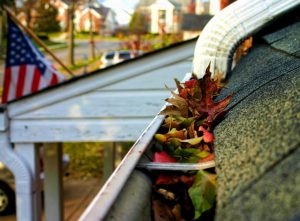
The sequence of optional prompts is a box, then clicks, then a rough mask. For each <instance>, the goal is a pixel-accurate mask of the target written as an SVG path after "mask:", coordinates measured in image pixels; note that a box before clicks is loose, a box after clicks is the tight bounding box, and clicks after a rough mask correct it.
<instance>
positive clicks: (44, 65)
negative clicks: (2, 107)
mask: <svg viewBox="0 0 300 221" xmlns="http://www.w3.org/2000/svg"><path fill="white" fill-rule="evenodd" d="M7 41H8V42H7V54H6V64H5V74H4V88H3V94H2V103H6V102H8V101H11V100H15V99H17V98H19V97H22V96H24V95H27V94H31V93H34V92H36V91H38V90H41V89H43V88H45V87H48V86H50V85H54V84H57V83H58V82H60V81H62V80H64V76H63V75H62V74H60V73H59V72H58V71H57V70H55V68H54V67H53V66H52V65H51V63H50V62H49V61H48V60H47V59H46V58H45V57H44V55H43V54H42V53H41V52H40V51H39V50H38V49H37V48H36V47H35V46H34V45H33V43H32V42H31V41H30V39H29V37H28V36H27V35H26V34H25V33H23V32H22V31H21V30H20V29H19V27H18V26H17V25H16V24H15V23H14V22H13V21H12V20H11V18H8V34H7Z"/></svg>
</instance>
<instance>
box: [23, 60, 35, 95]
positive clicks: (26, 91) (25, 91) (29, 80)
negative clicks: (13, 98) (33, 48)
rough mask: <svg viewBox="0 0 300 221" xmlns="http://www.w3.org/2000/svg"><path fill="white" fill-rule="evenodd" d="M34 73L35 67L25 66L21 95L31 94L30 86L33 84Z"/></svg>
mask: <svg viewBox="0 0 300 221" xmlns="http://www.w3.org/2000/svg"><path fill="white" fill-rule="evenodd" d="M34 71H35V66H34V65H27V71H26V78H25V82H24V89H23V95H26V94H31V93H32V89H31V85H32V84H33V79H34Z"/></svg>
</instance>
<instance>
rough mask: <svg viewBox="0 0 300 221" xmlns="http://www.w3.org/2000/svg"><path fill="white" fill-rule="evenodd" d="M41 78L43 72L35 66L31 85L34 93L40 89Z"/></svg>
mask: <svg viewBox="0 0 300 221" xmlns="http://www.w3.org/2000/svg"><path fill="white" fill-rule="evenodd" d="M40 79H41V73H40V71H39V69H38V68H37V67H35V69H34V74H33V80H32V85H31V91H32V93H34V92H36V91H38V90H39V85H40Z"/></svg>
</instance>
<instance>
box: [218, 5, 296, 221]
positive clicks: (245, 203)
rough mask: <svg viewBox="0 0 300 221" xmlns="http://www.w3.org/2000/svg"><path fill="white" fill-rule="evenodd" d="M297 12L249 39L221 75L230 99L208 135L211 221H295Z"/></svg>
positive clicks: (223, 94) (225, 93)
mask: <svg viewBox="0 0 300 221" xmlns="http://www.w3.org/2000/svg"><path fill="white" fill-rule="evenodd" d="M297 12H298V14H299V8H298V9H296V10H295V12H294V13H290V12H289V15H290V17H289V16H288V15H285V18H284V21H283V19H280V20H278V21H277V22H275V23H273V24H272V26H270V27H268V28H265V29H264V30H263V31H262V32H260V33H258V34H257V35H255V36H254V46H253V48H252V49H251V50H250V52H249V54H248V55H247V56H246V57H244V58H243V59H242V60H241V61H240V62H239V63H238V64H237V66H236V67H235V68H234V70H233V71H232V73H231V74H230V76H229V77H228V84H227V89H226V90H225V91H224V92H223V93H222V95H221V96H226V95H228V94H232V93H234V94H235V96H234V98H233V100H232V102H231V104H230V106H229V112H228V114H227V116H226V118H225V119H224V120H223V121H222V122H221V123H220V124H219V125H218V126H217V127H216V129H215V130H214V133H215V136H216V147H215V154H216V162H217V174H218V183H219V186H218V193H217V217H216V220H225V221H226V220H299V219H300V209H299V208H300V198H299V197H297V196H299V195H300V185H299V183H300V172H299V171H300V161H299V159H300V136H299V134H300V127H299V125H300V105H299V99H300V91H299V88H300V20H299V16H298V15H297Z"/></svg>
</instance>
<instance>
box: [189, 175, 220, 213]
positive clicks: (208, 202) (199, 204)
mask: <svg viewBox="0 0 300 221" xmlns="http://www.w3.org/2000/svg"><path fill="white" fill-rule="evenodd" d="M188 192H189V196H190V198H191V200H192V202H193V205H194V208H195V217H194V219H198V218H199V217H200V216H201V215H202V214H203V213H204V212H205V211H207V210H209V209H211V208H212V207H213V205H214V203H215V198H216V175H215V174H211V173H208V172H205V171H203V170H199V171H198V173H197V175H196V177H195V181H194V183H193V186H191V187H190V188H189V190H188Z"/></svg>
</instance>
